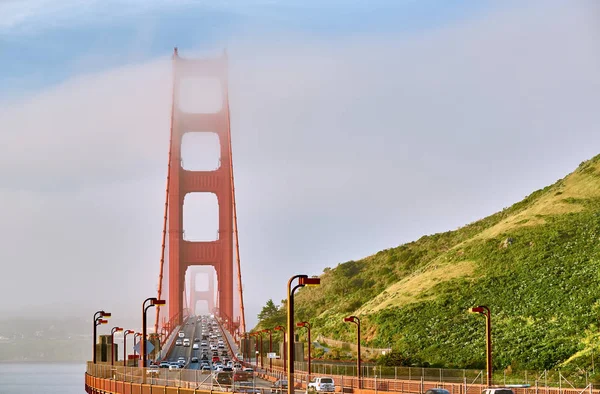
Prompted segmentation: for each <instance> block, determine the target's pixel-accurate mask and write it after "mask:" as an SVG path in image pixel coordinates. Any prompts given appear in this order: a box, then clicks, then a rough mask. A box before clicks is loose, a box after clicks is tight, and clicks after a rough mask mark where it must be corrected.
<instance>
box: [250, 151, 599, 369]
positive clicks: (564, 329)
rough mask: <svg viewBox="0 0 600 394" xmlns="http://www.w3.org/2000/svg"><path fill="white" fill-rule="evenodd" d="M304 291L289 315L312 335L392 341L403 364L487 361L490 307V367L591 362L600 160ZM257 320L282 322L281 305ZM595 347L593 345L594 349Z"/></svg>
mask: <svg viewBox="0 0 600 394" xmlns="http://www.w3.org/2000/svg"><path fill="white" fill-rule="evenodd" d="M321 279H322V281H321V282H322V285H321V286H320V288H318V289H316V288H310V289H301V290H300V291H299V292H298V293H297V296H296V303H295V305H296V320H297V321H298V320H309V321H311V322H312V324H313V326H314V329H313V332H314V334H313V335H315V337H316V335H317V334H318V333H321V334H323V335H324V336H326V337H332V338H337V339H342V340H346V341H354V338H355V337H354V335H355V327H354V326H353V325H349V324H344V323H342V318H343V317H344V316H348V315H350V314H354V315H357V316H359V317H360V318H361V320H362V323H363V326H362V332H363V343H364V344H365V345H370V346H376V347H388V346H390V345H391V346H392V347H393V349H394V350H395V351H396V352H400V353H401V354H402V355H403V356H404V359H405V360H407V362H413V363H414V362H417V363H420V364H421V365H422V364H423V363H426V364H430V365H432V366H443V367H457V368H481V367H483V366H485V335H484V333H485V320H484V318H483V317H482V316H480V315H475V314H470V313H468V312H467V310H468V308H470V307H473V306H477V305H487V306H489V307H490V309H491V311H492V333H493V339H494V367H495V368H496V369H497V368H506V367H508V366H510V367H511V369H513V370H514V369H551V368H558V367H561V368H573V369H575V368H577V367H583V368H586V367H588V366H589V365H591V363H592V357H593V354H594V353H595V354H599V353H600V352H599V351H598V349H597V348H598V347H599V346H600V337H599V336H600V334H599V333H598V318H599V317H600V313H599V312H600V302H599V294H600V155H599V156H596V157H595V158H593V159H591V160H589V161H586V162H584V163H582V164H581V165H580V166H579V167H578V168H577V170H576V171H574V172H573V173H572V174H570V175H568V176H567V177H565V178H564V179H561V180H559V181H558V182H556V183H555V184H553V185H551V186H548V187H546V188H544V189H542V190H538V191H536V192H534V193H532V194H531V195H529V196H528V197H527V198H525V199H524V200H523V201H521V202H518V203H516V204H514V205H513V206H511V207H510V208H506V209H504V210H502V211H501V212H498V213H496V214H494V215H491V216H489V217H487V218H485V219H482V220H479V221H477V222H475V223H471V224H469V225H467V226H465V227H462V228H460V229H458V230H456V231H449V232H445V233H441V234H434V235H430V236H424V237H422V238H421V239H419V240H418V241H415V242H411V243H408V244H405V245H401V246H398V247H396V248H392V249H387V250H383V251H380V252H378V253H377V254H375V255H372V256H369V257H366V258H364V259H362V260H358V261H348V262H346V263H343V264H339V265H338V266H337V267H335V268H332V269H329V268H327V269H325V271H324V273H323V274H322V275H321ZM272 312H273V313H270V314H268V316H263V319H262V321H261V323H259V326H264V327H272V324H284V313H283V310H282V309H280V310H279V311H278V312H277V311H272ZM593 349H595V351H594V350H593Z"/></svg>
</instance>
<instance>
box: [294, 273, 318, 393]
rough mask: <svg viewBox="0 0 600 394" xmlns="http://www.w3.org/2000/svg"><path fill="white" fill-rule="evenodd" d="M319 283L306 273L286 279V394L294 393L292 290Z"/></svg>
mask: <svg viewBox="0 0 600 394" xmlns="http://www.w3.org/2000/svg"><path fill="white" fill-rule="evenodd" d="M296 279H298V284H297V285H296V286H294V287H293V288H292V282H294V280H296ZM320 284H321V279H320V278H309V277H308V275H294V276H292V277H291V278H290V280H288V284H287V334H288V335H287V336H288V339H289V340H288V343H287V350H288V351H287V363H288V368H287V378H288V388H287V392H288V394H294V358H295V357H294V350H295V349H294V292H295V291H296V289H298V288H300V287H304V286H318V285H320Z"/></svg>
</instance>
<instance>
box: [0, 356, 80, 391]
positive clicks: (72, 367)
mask: <svg viewBox="0 0 600 394" xmlns="http://www.w3.org/2000/svg"><path fill="white" fill-rule="evenodd" d="M85 368H86V365H85V364H84V363H81V364H51V363H0V394H33V393H44V394H59V393H60V394H85V376H84V375H85Z"/></svg>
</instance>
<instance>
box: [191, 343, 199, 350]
mask: <svg viewBox="0 0 600 394" xmlns="http://www.w3.org/2000/svg"><path fill="white" fill-rule="evenodd" d="M192 349H194V350H198V349H200V346H198V344H197V343H194V345H193V346H192Z"/></svg>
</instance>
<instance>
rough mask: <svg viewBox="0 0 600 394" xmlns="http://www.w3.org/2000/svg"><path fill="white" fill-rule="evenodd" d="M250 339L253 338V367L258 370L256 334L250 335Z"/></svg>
mask: <svg viewBox="0 0 600 394" xmlns="http://www.w3.org/2000/svg"><path fill="white" fill-rule="evenodd" d="M250 336H251V337H254V365H255V366H256V368H258V340H257V339H256V333H255V332H252V333H250Z"/></svg>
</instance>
